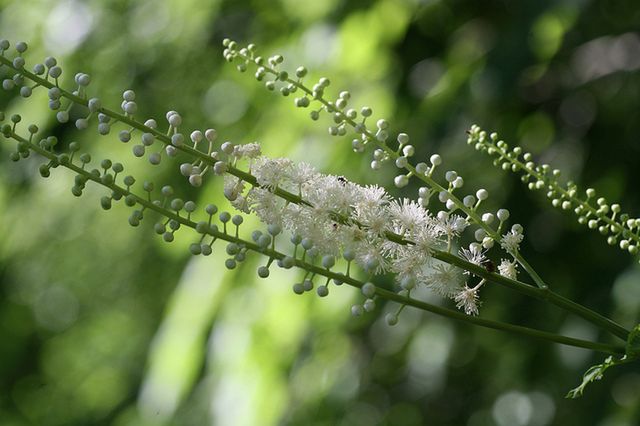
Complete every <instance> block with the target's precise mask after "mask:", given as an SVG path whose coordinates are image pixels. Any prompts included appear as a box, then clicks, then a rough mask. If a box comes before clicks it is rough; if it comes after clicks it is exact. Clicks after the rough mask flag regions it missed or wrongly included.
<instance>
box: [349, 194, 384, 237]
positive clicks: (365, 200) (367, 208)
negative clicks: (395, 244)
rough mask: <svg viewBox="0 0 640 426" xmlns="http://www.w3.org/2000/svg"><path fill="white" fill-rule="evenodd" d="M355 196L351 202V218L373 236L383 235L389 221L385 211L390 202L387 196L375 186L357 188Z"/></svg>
mask: <svg viewBox="0 0 640 426" xmlns="http://www.w3.org/2000/svg"><path fill="white" fill-rule="evenodd" d="M357 194H358V196H357V197H355V198H354V199H353V200H352V201H351V203H352V204H351V207H353V212H352V217H353V218H354V219H355V220H356V221H358V222H359V223H360V224H362V225H363V226H364V227H365V228H367V229H370V230H371V231H372V232H373V233H374V234H376V235H379V236H382V235H384V232H385V230H386V226H387V222H388V221H389V218H388V216H387V212H386V210H385V207H386V206H387V205H388V204H389V201H390V197H389V194H387V192H386V191H385V189H384V188H381V187H379V186H377V185H370V186H365V187H359V190H358V192H357Z"/></svg>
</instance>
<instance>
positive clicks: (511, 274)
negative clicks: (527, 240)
mask: <svg viewBox="0 0 640 426" xmlns="http://www.w3.org/2000/svg"><path fill="white" fill-rule="evenodd" d="M498 272H499V273H500V275H502V276H503V277H506V278H510V279H512V280H515V279H516V278H517V277H518V264H517V263H516V262H515V261H510V260H507V259H502V262H500V265H499V266H498Z"/></svg>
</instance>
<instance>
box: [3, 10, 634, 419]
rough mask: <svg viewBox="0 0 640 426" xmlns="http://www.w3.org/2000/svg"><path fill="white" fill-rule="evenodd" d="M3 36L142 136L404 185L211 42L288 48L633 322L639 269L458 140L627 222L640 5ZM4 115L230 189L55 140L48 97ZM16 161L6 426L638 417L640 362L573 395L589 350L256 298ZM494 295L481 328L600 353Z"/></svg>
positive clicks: (326, 305)
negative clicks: (178, 118) (495, 148)
mask: <svg viewBox="0 0 640 426" xmlns="http://www.w3.org/2000/svg"><path fill="white" fill-rule="evenodd" d="M0 28H1V31H2V34H0V35H1V36H2V37H5V38H9V39H11V40H14V41H17V40H25V41H27V42H29V43H30V45H31V48H30V52H29V55H28V58H29V60H30V63H31V64H33V63H34V62H35V61H36V60H41V59H40V58H42V57H44V56H45V55H54V56H56V57H57V58H58V60H59V62H60V63H61V65H62V67H63V70H64V73H63V80H64V83H70V82H71V80H72V76H73V75H74V74H75V72H77V71H83V72H87V73H89V74H91V75H92V79H93V83H92V85H91V86H90V90H91V93H92V94H95V95H98V96H99V97H100V98H101V99H102V100H103V103H104V104H108V105H111V106H114V107H116V106H117V105H119V104H120V94H121V92H122V90H124V89H127V88H132V89H134V90H135V91H136V93H137V94H138V99H137V100H138V101H139V105H140V110H141V111H142V112H143V114H144V115H146V116H152V117H157V118H161V117H164V114H165V112H166V111H167V110H170V109H175V110H178V111H180V112H181V114H182V115H183V117H185V121H186V127H187V128H206V127H211V126H213V127H216V128H217V129H218V131H219V133H220V134H221V138H223V139H224V140H227V139H228V140H232V141H234V142H237V143H246V142H251V141H254V140H259V141H260V142H261V143H262V144H263V146H264V151H265V153H266V154H267V155H269V156H288V157H290V158H293V159H295V160H305V161H309V162H312V163H313V164H314V165H315V166H317V167H318V168H320V169H322V170H323V171H325V172H330V173H339V174H344V175H345V176H347V177H348V178H349V179H351V180H354V181H358V182H360V183H380V184H388V183H389V182H390V177H391V174H390V173H391V172H392V170H389V169H387V170H386V171H385V172H382V173H377V174H375V175H374V174H372V173H371V172H370V170H369V169H368V162H369V159H368V156H358V155H357V154H354V153H353V152H351V150H350V147H349V146H350V143H349V140H348V139H347V140H338V139H332V138H330V137H329V136H328V135H327V132H326V128H325V126H324V125H319V124H317V123H313V122H311V121H310V120H309V119H308V116H307V113H306V112H305V111H297V110H296V109H295V108H294V107H293V106H292V105H291V100H290V99H281V98H279V97H278V96H276V95H273V94H269V93H267V92H266V91H265V90H264V89H263V88H262V87H261V85H260V84H258V83H256V82H255V81H253V78H252V77H251V76H250V75H246V76H243V75H239V74H238V73H237V72H236V70H235V69H234V66H229V65H226V64H224V63H223V61H222V55H221V51H222V48H221V41H222V39H223V38H224V37H232V38H234V39H236V40H239V41H244V42H246V43H249V42H254V43H256V44H257V45H258V47H259V49H261V51H262V52H263V53H264V54H273V53H282V54H283V55H284V56H285V58H286V64H288V65H289V68H290V69H294V68H295V67H297V66H298V65H301V64H304V65H306V66H307V67H308V68H309V69H310V71H311V75H310V77H309V78H310V79H314V78H317V77H319V76H321V75H326V76H328V77H329V78H331V80H332V82H333V85H332V88H335V90H336V93H337V92H338V91H339V90H342V89H349V90H351V92H352V94H353V101H354V104H356V105H362V104H368V105H371V106H372V107H373V108H374V115H375V116H376V117H380V116H382V117H386V118H389V119H390V121H391V123H392V129H393V130H395V131H406V132H408V133H409V134H410V135H411V136H412V142H413V143H414V145H415V146H416V149H417V155H418V156H419V157H426V156H428V155H430V154H431V153H433V152H439V153H440V154H441V155H442V156H443V158H444V159H445V165H446V167H447V168H448V169H455V170H458V171H459V172H460V173H461V174H462V175H463V176H464V178H465V180H466V182H467V187H470V188H473V189H475V188H479V187H486V188H487V189H489V191H490V193H492V202H493V203H494V205H493V207H495V208H497V207H507V208H509V209H510V210H511V212H512V217H514V218H517V220H518V221H519V222H520V223H522V224H523V225H524V227H525V230H526V231H527V239H526V240H525V245H524V247H525V249H524V250H525V255H526V256H527V257H528V258H529V260H530V262H531V263H532V264H533V265H534V266H535V267H536V268H537V270H538V271H539V272H540V274H541V275H542V276H543V277H545V280H546V281H547V282H549V283H550V284H551V285H552V286H553V288H554V289H555V290H556V291H558V292H559V293H561V294H563V295H565V296H567V297H570V298H573V299H574V300H576V301H578V302H580V303H583V304H585V305H587V306H589V307H591V308H594V309H596V310H598V311H600V312H603V313H606V314H611V315H612V316H613V317H614V319H616V320H617V321H620V322H621V323H622V324H624V325H625V326H628V327H631V326H633V325H634V324H635V323H637V322H638V321H639V315H638V313H639V312H640V310H639V308H640V269H638V267H637V265H635V264H634V262H633V259H631V258H629V257H627V256H625V255H624V254H623V253H621V252H620V251H619V250H617V249H616V248H610V247H607V246H606V244H604V241H603V240H602V238H601V237H600V236H599V235H596V234H594V233H592V232H586V231H585V230H584V229H581V228H580V227H579V225H577V223H575V219H574V218H573V217H572V216H571V215H568V214H562V213H559V212H558V211H554V210H553V209H552V208H551V207H550V206H549V204H548V203H547V201H546V200H545V199H543V196H542V195H541V194H537V193H536V194H534V193H530V192H529V191H525V190H523V188H524V186H522V185H521V184H520V182H519V181H518V179H517V178H515V177H513V176H510V175H507V174H505V173H503V172H501V171H499V170H496V169H495V168H493V167H492V166H491V164H490V160H489V159H487V158H484V157H481V156H480V155H479V154H477V153H475V152H474V151H473V150H472V149H470V148H469V147H467V146H466V144H465V140H466V137H465V133H464V132H465V130H466V129H467V128H468V127H469V126H470V125H471V124H472V123H474V122H477V123H478V124H481V125H482V126H483V127H485V128H488V129H495V130H498V131H500V133H501V136H502V137H503V138H505V140H506V141H508V142H511V143H516V142H517V143H520V144H522V145H523V146H524V147H525V148H526V149H528V150H531V151H532V152H534V153H535V154H536V155H537V156H538V157H539V158H540V159H541V160H542V161H545V162H549V163H551V164H552V165H553V166H554V167H558V168H561V169H563V170H564V171H565V176H568V178H570V179H573V180H576V181H578V182H580V183H581V184H584V185H585V186H586V185H591V186H594V187H595V188H596V189H597V190H598V191H599V192H600V193H602V194H606V196H607V198H608V199H609V200H610V201H614V200H615V201H619V202H621V204H622V205H623V208H625V209H626V210H627V211H629V212H631V213H632V214H633V213H634V212H635V213H636V214H637V212H638V211H639V210H640V193H639V192H638V190H637V187H636V184H637V182H638V177H637V170H638V168H639V167H640V155H639V152H640V145H639V143H638V141H639V137H638V135H640V120H638V117H637V115H638V112H639V111H640V71H639V70H640V56H639V55H638V52H640V33H639V32H638V29H639V28H640V7H638V3H637V0H621V1H616V2H610V1H606V0H562V1H550V0H542V1H540V0H527V1H519V2H516V1H483V2H473V1H466V2H465V1H456V0H442V1H438V0H427V1H419V0H377V1H364V0H358V1H346V0H316V1H312V2H302V1H294V0H274V1H248V0H247V1H231V0H227V1H221V0H219V1H196V0H158V1H153V0H140V1H127V0H95V1H81V0H57V1H53V0H29V1H15V0H14V1H6V0H5V1H0ZM2 72H3V71H0V74H1V73H2ZM0 109H2V110H5V111H8V112H12V111H20V112H21V113H22V114H23V115H24V116H25V121H35V122H37V123H38V124H39V125H40V126H41V128H43V129H44V130H45V131H46V132H47V133H49V134H54V135H56V136H58V138H60V139H61V140H62V141H63V142H64V143H65V144H68V143H69V142H70V141H73V140H78V141H80V142H81V144H82V145H83V147H90V151H91V152H92V153H93V154H94V158H102V157H109V158H112V159H114V160H115V159H117V160H119V161H124V162H125V165H126V167H127V170H128V171H129V172H133V174H134V175H136V176H143V175H146V176H152V177H153V179H154V180H155V181H156V182H157V183H163V184H164V183H171V184H172V185H174V186H175V187H177V188H178V189H179V192H180V193H181V194H183V197H184V198H194V197H195V199H196V201H198V202H200V203H204V202H205V201H206V202H211V201H213V202H220V203H221V204H222V203H224V202H223V201H222V197H221V190H220V189H221V184H220V182H218V181H217V180H216V179H211V180H210V181H209V182H208V183H207V186H206V187H205V188H203V190H202V191H199V192H196V191H194V190H193V189H192V188H189V187H188V186H187V185H185V182H184V180H183V179H180V178H179V176H178V173H176V169H175V167H169V166H167V165H164V166H163V167H160V168H154V169H152V168H151V167H149V165H148V164H147V163H146V162H145V161H144V160H141V159H134V158H133V157H132V156H131V154H130V146H128V145H124V144H121V143H119V142H117V141H116V138H115V137H111V138H109V139H108V140H107V139H106V138H98V137H96V136H93V135H92V134H90V133H88V132H85V133H84V134H82V133H77V131H75V129H73V128H72V126H61V125H58V124H57V123H55V121H54V119H53V114H51V113H50V112H49V111H48V110H47V105H46V95H45V93H43V92H42V91H36V93H35V94H34V96H33V97H32V98H31V99H29V100H26V101H25V100H23V99H21V98H19V97H16V96H15V93H13V92H12V93H6V92H3V93H2V94H0ZM72 114H73V111H72ZM11 149H12V148H11V147H10V146H9V145H8V144H7V143H5V142H3V143H1V144H0V154H1V155H0V295H1V296H0V342H1V343H0V390H1V391H0V424H2V425H31V424H35V425H84V424H114V425H145V424H148V425H155V424H170V425H202V424H215V425H272V424H291V425H376V424H380V425H382V424H384V425H405V426H410V425H421V424H428V425H469V426H478V425H498V426H511V425H522V426H525V425H532V426H543V425H550V424H558V425H585V424H589V425H592V424H593V425H603V426H605V425H606V426H613V425H615V426H622V425H635V424H638V423H639V422H640V412H639V408H640V374H639V372H638V368H637V366H626V367H621V368H619V369H617V370H615V371H614V370H612V371H611V372H610V374H609V373H608V374H607V377H606V378H605V379H604V380H603V382H602V383H598V384H596V385H594V386H592V387H591V388H589V389H588V390H587V392H586V395H585V396H584V397H583V398H582V399H580V400H575V401H574V400H571V401H569V400H564V399H562V397H563V396H564V394H565V393H566V391H567V390H568V389H570V388H571V387H573V386H575V385H577V383H578V382H579V378H580V377H581V374H582V372H583V371H584V370H585V369H586V367H588V366H589V365H591V364H593V363H597V362H601V361H602V360H601V359H600V357H599V356H597V355H594V354H592V353H590V352H587V351H582V350H579V349H570V348H563V347H557V346H554V345H551V344H548V343H545V342H537V341H531V340H524V339H521V338H516V337H514V336H510V335H504V334H500V333H497V332H494V331H490V330H483V329H475V328H470V327H469V326H464V325H460V324H457V323H452V322H449V321H445V320H443V319H441V318H437V317H434V316H433V315H428V314H423V313H420V312H417V311H412V310H411V309H406V310H405V312H403V315H402V318H401V321H400V324H399V325H398V326H397V327H394V328H389V327H387V326H386V325H384V324H383V321H381V320H380V318H383V317H384V311H385V309H390V308H391V307H384V306H383V307H381V308H380V313H378V314H376V315H370V316H368V317H365V318H362V319H353V318H351V317H350V314H349V306H350V304H351V303H352V300H354V298H356V297H358V295H357V294H356V292H355V291H352V290H350V289H346V288H340V289H336V291H333V292H332V294H331V296H330V297H329V298H328V299H325V300H316V299H317V298H314V297H311V296H305V297H298V296H294V295H293V293H292V292H291V291H290V287H291V284H292V283H293V282H295V280H296V279H299V278H298V274H297V273H294V272H291V271H273V272H272V276H271V277H270V278H269V279H268V280H266V281H262V280H260V281H259V280H258V279H257V278H255V268H256V267H257V265H258V263H257V262H261V261H262V259H257V258H255V259H254V260H252V261H250V262H247V264H246V265H244V266H243V268H241V269H238V270H235V271H232V272H229V271H227V270H226V269H224V267H223V260H224V258H223V257H222V256H220V257H216V256H212V257H209V258H193V257H190V256H189V255H188V254H187V250H186V247H187V245H188V244H189V243H190V242H191V241H190V239H189V235H187V233H185V234H184V235H182V236H180V237H179V238H177V241H176V242H174V243H173V244H171V245H166V244H164V243H162V242H161V241H160V240H159V239H158V238H156V236H154V235H153V229H152V221H145V222H144V223H143V226H141V228H140V229H135V230H134V229H131V228H130V227H129V226H128V225H126V217H127V214H126V213H125V208H124V207H123V206H117V207H114V209H113V211H111V212H109V213H108V214H105V213H104V212H103V211H101V210H100V208H99V203H98V200H99V197H100V196H101V195H102V192H101V191H100V190H99V189H98V188H91V189H89V190H87V191H86V194H85V196H83V197H82V199H76V198H74V197H73V196H71V193H70V187H71V185H72V176H71V175H70V174H68V173H65V172H63V171H59V170H56V171H55V172H54V173H53V176H52V178H49V179H48V180H42V179H40V178H39V177H36V176H37V166H38V164H39V163H38V160H37V159H35V158H34V159H30V160H29V161H28V162H21V163H20V164H19V165H15V164H13V163H10V162H9V160H8V153H9V152H10V150H11ZM415 191H416V188H415V187H408V188H404V189H403V190H402V191H401V192H398V193H397V195H399V196H405V195H406V196H412V197H413V195H414V194H415ZM246 226H247V229H250V228H251V227H252V226H253V227H256V226H258V224H257V223H255V222H254V221H251V220H249V221H248V223H247V225H246ZM218 250H220V249H218ZM215 253H216V252H215V251H214V254H215ZM483 299H484V301H485V304H484V306H483V310H482V315H483V316H487V317H491V318H496V319H501V320H504V321H509V322H513V323H518V324H525V325H529V326H535V327H540V328H542V329H546V330H551V331H559V332H562V333H566V334H568V335H572V336H575V337H585V338H598V337H599V338H600V339H606V338H608V337H606V336H598V335H597V331H596V330H595V329H593V328H591V327H590V326H589V325H587V324H585V323H583V322H581V321H579V320H578V319H576V318H573V317H567V316H565V315H564V314H562V313H561V312H559V311H558V310H555V309H553V308H551V307H549V306H546V305H545V304H543V303H541V302H537V301H532V300H530V299H526V298H523V297H519V296H515V297H514V295H513V294H512V293H509V292H508V291H507V290H504V289H500V288H491V287H489V288H487V289H486V290H483Z"/></svg>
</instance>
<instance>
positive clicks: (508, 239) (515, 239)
mask: <svg viewBox="0 0 640 426" xmlns="http://www.w3.org/2000/svg"><path fill="white" fill-rule="evenodd" d="M523 239H524V235H522V233H521V232H517V230H514V229H512V230H511V231H509V232H507V233H506V234H504V235H503V236H502V240H500V246H501V247H502V248H503V249H504V250H505V251H506V252H507V253H509V254H510V255H515V254H516V253H518V249H519V248H520V243H521V242H522V240H523Z"/></svg>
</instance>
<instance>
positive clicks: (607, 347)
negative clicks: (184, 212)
mask: <svg viewBox="0 0 640 426" xmlns="http://www.w3.org/2000/svg"><path fill="white" fill-rule="evenodd" d="M10 137H11V138H13V139H14V140H16V141H18V142H21V143H25V144H27V146H28V147H29V149H31V150H32V151H34V152H36V153H38V154H40V155H42V156H43V157H45V158H48V159H49V160H53V161H56V162H57V161H58V157H57V156H56V155H55V154H52V153H50V152H49V151H46V150H44V149H42V148H40V147H39V146H37V145H35V144H33V143H32V142H30V141H28V140H27V139H25V138H23V137H21V136H20V135H18V134H16V133H14V132H12V133H11V134H10ZM61 165H62V166H63V167H66V168H68V169H70V170H72V171H73V172H75V173H77V174H79V175H82V176H84V177H85V178H86V179H87V180H91V181H93V182H96V183H97V184H99V185H101V186H104V187H106V188H108V189H110V190H112V191H117V192H120V193H122V194H124V195H126V196H132V197H134V198H135V200H136V203H137V204H139V205H141V206H142V207H144V208H145V209H148V210H152V211H155V212H157V213H159V214H160V215H162V216H164V217H166V218H169V219H172V220H175V221H177V222H179V223H180V224H182V225H184V226H186V227H189V228H192V229H194V230H195V229H196V222H194V221H192V220H190V219H187V218H186V217H183V216H179V215H178V214H176V213H174V212H172V211H168V210H166V209H164V208H162V207H161V206H158V205H156V204H154V203H153V202H151V201H148V200H147V199H146V198H144V197H140V196H138V195H136V194H134V193H132V192H130V191H129V190H128V189H127V188H125V187H121V186H119V185H117V184H115V183H111V184H105V183H103V182H102V180H101V179H100V178H99V177H96V176H94V175H93V174H91V173H90V172H88V171H86V170H84V169H83V168H81V167H78V166H76V165H75V164H73V163H67V164H61ZM207 234H208V235H210V236H212V237H214V238H216V239H221V240H224V241H228V242H234V243H236V244H241V245H243V246H244V247H245V248H246V249H248V250H252V251H255V252H258V253H262V254H264V255H267V256H269V257H270V258H273V259H283V258H284V257H285V256H286V255H285V254H284V253H281V252H278V251H276V250H274V249H263V248H261V247H259V246H258V245H257V244H254V243H252V242H249V241H245V240H243V239H241V238H238V237H235V236H233V235H229V234H226V233H224V232H219V231H216V230H213V229H209V230H208V231H207ZM453 257H455V256H453ZM295 266H296V267H298V268H300V269H303V270H305V271H308V272H312V273H314V274H317V275H321V276H324V277H326V278H329V279H335V280H338V281H341V282H343V283H346V284H348V285H350V286H353V287H356V288H361V287H362V286H363V285H364V284H363V283H362V282H360V281H358V280H356V279H354V278H351V277H348V276H345V275H343V274H341V273H337V272H332V271H330V270H327V269H325V268H321V267H318V266H314V265H312V264H309V263H306V262H303V261H302V260H299V259H295ZM376 295H377V296H379V297H382V298H384V299H387V300H391V301H394V302H397V303H400V304H405V305H408V306H413V307H415V308H418V309H421V310H424V311H428V312H432V313H435V314H438V315H441V316H444V317H447V318H451V319H455V320H457V321H462V322H465V323H469V324H473V325H478V326H481V327H485V328H491V329H495V330H500V331H505V332H509V333H514V334H518V335H523V336H528V337H532V338H537V339H543V340H548V341H551V342H555V343H560V344H563V345H568V346H574V347H579V348H585V349H591V350H594V351H597V352H603V353H608V354H615V355H621V354H624V347H623V346H621V345H612V344H607V343H599V342H591V341H587V340H581V339H575V338H572V337H567V336H562V335H558V334H554V333H549V332H546V331H541V330H536V329H531V328H528V327H522V326H518V325H513V324H507V323H502V322H499V321H493V320H488V319H484V318H478V317H474V316H469V315H465V314H463V313H461V312H458V311H454V310H451V309H447V308H443V307H440V306H436V305H432V304H429V303H426V302H422V301H419V300H416V299H411V298H409V297H403V296H401V295H399V294H397V293H394V292H392V291H389V290H385V289H382V288H379V287H376Z"/></svg>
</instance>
